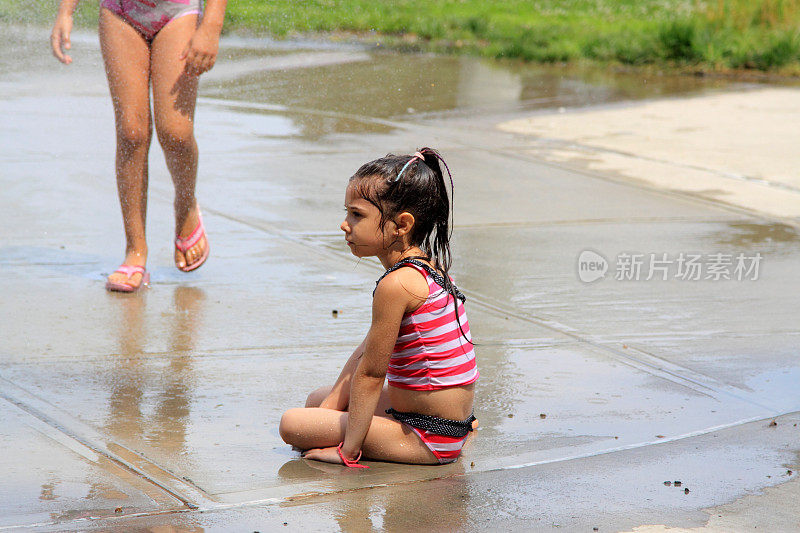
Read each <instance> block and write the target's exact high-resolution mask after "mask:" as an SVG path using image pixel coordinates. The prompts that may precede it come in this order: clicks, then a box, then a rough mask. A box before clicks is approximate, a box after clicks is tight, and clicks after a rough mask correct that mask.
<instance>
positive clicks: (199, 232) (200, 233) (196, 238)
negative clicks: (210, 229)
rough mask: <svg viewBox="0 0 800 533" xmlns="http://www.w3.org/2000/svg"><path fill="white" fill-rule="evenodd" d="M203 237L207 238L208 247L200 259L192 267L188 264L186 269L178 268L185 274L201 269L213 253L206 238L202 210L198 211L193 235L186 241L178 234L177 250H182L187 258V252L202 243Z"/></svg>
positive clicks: (176, 239)
mask: <svg viewBox="0 0 800 533" xmlns="http://www.w3.org/2000/svg"><path fill="white" fill-rule="evenodd" d="M203 237H206V247H205V250H204V251H203V255H202V256H201V257H200V259H198V260H197V261H195V262H194V263H192V264H191V265H189V264H187V265H186V266H184V267H178V270H181V271H183V272H191V271H192V270H194V269H196V268H200V267H201V266H202V265H203V263H205V262H206V259H208V255H209V253H210V252H211V245H210V244H209V243H208V237H207V236H206V228H205V226H204V225H203V215H202V213H200V210H199V209H198V210H197V226H195V228H194V231H192V234H191V235H189V236H188V237H186V238H185V239H181V236H180V234H178V235H177V236H176V237H175V248H177V249H178V250H180V252H181V253H182V254H184V257H185V256H186V251H187V250H188V249H189V248H191V247H192V246H194V245H195V244H197V243H198V242H200V239H202V238H203Z"/></svg>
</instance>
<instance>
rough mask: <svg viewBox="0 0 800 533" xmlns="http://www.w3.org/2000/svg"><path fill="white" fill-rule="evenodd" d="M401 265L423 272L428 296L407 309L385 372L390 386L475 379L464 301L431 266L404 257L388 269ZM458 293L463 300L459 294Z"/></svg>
mask: <svg viewBox="0 0 800 533" xmlns="http://www.w3.org/2000/svg"><path fill="white" fill-rule="evenodd" d="M401 266H409V267H411V268H414V269H415V270H417V271H418V272H420V273H421V274H422V275H423V276H425V280H426V281H427V282H428V297H427V299H426V300H425V303H423V304H422V305H421V306H420V307H419V309H417V310H416V311H414V312H413V313H406V314H405V315H404V316H403V320H402V322H400V331H399V332H398V335H397V341H396V342H395V345H394V352H393V353H392V357H391V359H390V360H389V369H388V371H387V373H386V378H387V380H388V381H389V385H391V386H393V387H399V388H401V389H411V390H438V389H445V388H448V387H457V386H460V385H468V384H470V383H474V382H475V380H477V379H478V376H479V374H478V367H477V364H476V362H475V351H474V350H473V346H472V336H471V334H470V330H469V322H468V321H467V312H466V310H465V309H464V304H463V303H462V302H459V301H458V300H456V299H454V298H453V295H452V294H450V293H448V292H447V291H446V290H444V289H443V288H442V284H443V283H444V278H442V276H441V275H440V274H439V273H438V272H436V271H435V270H433V269H432V268H431V267H429V266H428V265H427V264H425V263H422V262H421V261H417V260H415V259H406V260H403V261H401V262H400V263H398V264H397V265H395V266H394V267H392V269H390V270H389V271H391V270H394V269H397V268H399V267H401ZM389 271H387V273H388V272H389ZM437 278H438V281H437ZM379 281H380V280H379ZM456 291H458V289H456ZM456 294H457V296H459V298H463V295H461V293H460V292H456ZM456 303H458V306H457V308H458V321H456ZM459 323H460V324H461V327H459ZM462 331H463V333H462Z"/></svg>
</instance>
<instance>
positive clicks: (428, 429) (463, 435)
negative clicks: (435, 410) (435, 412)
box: [386, 409, 475, 464]
mask: <svg viewBox="0 0 800 533" xmlns="http://www.w3.org/2000/svg"><path fill="white" fill-rule="evenodd" d="M386 414H389V415H392V416H393V417H394V419H395V420H397V421H398V422H401V423H402V424H405V425H407V426H409V427H410V428H411V430H412V431H413V432H414V433H416V434H417V436H418V437H419V438H420V439H421V440H422V442H423V443H424V444H425V446H427V447H428V449H429V450H430V451H431V453H432V454H433V455H434V456H435V457H436V459H438V460H439V464H445V463H452V462H453V461H455V460H456V459H458V456H459V455H461V449H462V448H463V447H464V443H466V442H467V437H468V436H469V432H470V431H472V422H473V421H474V420H475V417H474V416H473V415H470V416H469V417H468V418H467V419H466V420H449V419H447V418H440V417H438V416H431V415H421V414H418V413H401V412H399V411H395V410H394V409H387V410H386Z"/></svg>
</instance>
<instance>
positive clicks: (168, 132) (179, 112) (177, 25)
mask: <svg viewBox="0 0 800 533" xmlns="http://www.w3.org/2000/svg"><path fill="white" fill-rule="evenodd" d="M196 27H197V15H186V16H183V17H180V18H178V19H175V20H173V21H172V22H170V23H169V24H167V25H166V26H165V27H164V28H163V29H162V30H161V31H160V32H158V35H156V37H155V38H154V39H153V44H152V56H151V72H152V75H153V112H154V115H155V124H156V133H157V135H158V140H159V142H160V143H161V147H162V148H163V150H164V157H165V159H166V162H167V168H168V169H169V172H170V174H171V175H172V182H173V184H174V186H175V227H176V233H177V234H178V235H180V236H181V237H183V238H186V237H189V236H190V235H191V233H192V231H194V229H195V228H196V227H197V224H198V223H199V220H200V219H199V216H200V212H199V210H198V208H197V201H196V199H195V183H196V181H197V155H198V154H197V142H196V141H195V137H194V110H195V102H196V99H197V81H198V78H197V76H191V75H189V74H187V73H186V71H185V70H184V65H185V61H184V60H182V59H181V58H180V55H181V52H182V51H183V49H184V48H185V47H186V44H187V43H188V42H189V40H190V39H191V37H192V35H193V34H194V31H195V28H196ZM207 246H208V242H207V240H206V239H205V237H203V238H202V239H200V240H199V241H198V242H197V244H195V245H194V246H192V247H191V248H189V249H188V250H186V252H185V253H183V252H181V251H180V250H177V249H176V250H175V264H176V266H178V267H185V266H189V265H192V264H193V263H195V262H196V261H198V260H199V259H200V258H201V257H202V256H203V252H204V251H205V250H206V247H207Z"/></svg>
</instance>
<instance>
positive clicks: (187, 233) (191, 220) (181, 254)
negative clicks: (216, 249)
mask: <svg viewBox="0 0 800 533" xmlns="http://www.w3.org/2000/svg"><path fill="white" fill-rule="evenodd" d="M199 225H200V208H199V207H198V206H197V204H195V206H194V207H193V208H192V209H191V210H189V213H188V214H187V215H186V217H185V219H184V221H183V224H182V225H181V227H179V228H178V230H177V233H178V237H179V238H180V239H184V240H186V239H189V238H190V237H191V236H192V233H194V232H195V230H196V229H198V226H199ZM207 249H208V239H206V235H205V231H203V232H202V236H201V237H200V239H199V240H198V241H197V242H196V243H195V244H194V245H192V246H191V247H190V248H189V249H188V250H186V251H181V250H180V249H179V248H178V247H177V246H176V247H175V266H176V267H178V268H179V269H181V270H183V269H185V268H187V267H191V266H192V265H194V264H195V263H197V262H198V261H200V260H201V259H202V257H203V255H204V254H205V252H206V250H207Z"/></svg>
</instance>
